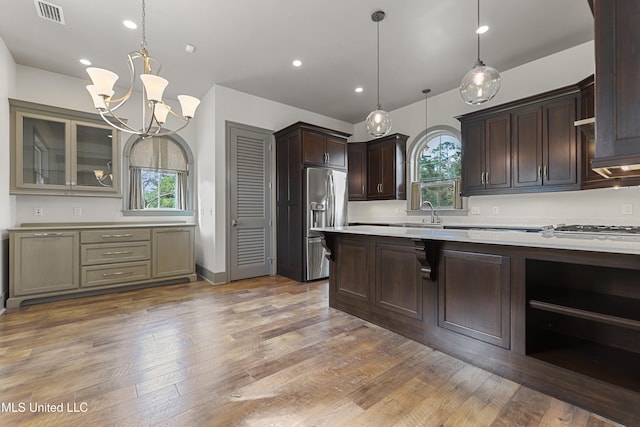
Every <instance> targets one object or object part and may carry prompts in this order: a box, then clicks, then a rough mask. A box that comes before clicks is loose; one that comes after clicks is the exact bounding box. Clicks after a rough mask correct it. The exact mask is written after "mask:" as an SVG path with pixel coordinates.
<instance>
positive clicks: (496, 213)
mask: <svg viewBox="0 0 640 427" xmlns="http://www.w3.org/2000/svg"><path fill="white" fill-rule="evenodd" d="M491 213H492V214H494V215H498V214H499V213H500V209H498V207H497V206H494V207H492V208H491Z"/></svg>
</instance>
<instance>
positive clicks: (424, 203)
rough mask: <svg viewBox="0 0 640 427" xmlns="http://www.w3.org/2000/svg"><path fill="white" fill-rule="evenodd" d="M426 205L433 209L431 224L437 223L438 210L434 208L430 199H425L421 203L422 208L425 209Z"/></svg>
mask: <svg viewBox="0 0 640 427" xmlns="http://www.w3.org/2000/svg"><path fill="white" fill-rule="evenodd" d="M424 205H427V206H429V208H430V209H431V224H435V223H436V222H437V221H436V218H437V215H436V211H435V209H434V208H433V204H432V203H431V202H430V201H428V200H425V201H424V202H422V204H421V205H420V210H425V209H424Z"/></svg>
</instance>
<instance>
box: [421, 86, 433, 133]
mask: <svg viewBox="0 0 640 427" xmlns="http://www.w3.org/2000/svg"><path fill="white" fill-rule="evenodd" d="M429 92H431V89H425V90H423V91H422V93H424V132H425V133H424V135H425V138H426V137H427V129H429V101H428V100H429Z"/></svg>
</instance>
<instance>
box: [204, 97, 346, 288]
mask: <svg viewBox="0 0 640 427" xmlns="http://www.w3.org/2000/svg"><path fill="white" fill-rule="evenodd" d="M203 102H204V103H205V104H206V105H205V106H204V108H203V111H205V112H206V114H203V113H202V111H201V112H200V113H201V114H200V115H199V117H198V118H197V119H198V126H196V129H197V132H198V134H197V140H198V156H197V160H196V161H197V163H198V171H199V172H198V182H199V183H200V189H199V195H198V198H199V200H200V203H201V205H200V206H201V214H202V213H203V216H202V217H201V218H199V225H200V227H199V228H200V229H201V233H202V234H201V236H200V241H199V242H198V252H199V253H198V261H199V264H200V266H201V267H204V268H205V269H207V270H209V271H211V272H213V273H214V274H216V275H220V274H221V273H224V272H225V271H226V246H227V242H226V228H227V218H226V210H227V200H228V197H227V164H226V161H227V153H226V139H225V138H226V135H225V123H226V122H227V121H230V122H236V123H241V124H245V125H249V126H254V127H258V128H262V129H266V130H270V131H277V130H280V129H282V128H285V127H287V126H289V125H290V124H293V123H295V122H297V121H303V122H307V123H312V124H315V125H318V126H322V127H326V128H330V129H335V130H338V131H342V132H348V133H352V132H353V125H352V124H350V123H346V122H342V121H340V120H335V119H332V118H329V117H325V116H322V115H319V114H316V113H312V112H309V111H306V110H301V109H299V108H294V107H291V106H288V105H284V104H281V103H278V102H273V101H269V100H267V99H264V98H258V97H256V96H253V95H248V94H246V93H242V92H238V91H235V90H232V89H229V88H226V87H223V86H215V87H214V88H213V89H212V90H211V92H210V93H209V94H208V95H207V96H206V97H205V99H204V100H203ZM209 120H215V122H214V123H209ZM202 121H206V122H207V123H206V124H203V123H202ZM211 132H213V134H212V133H211ZM274 159H275V150H274ZM274 164H275V160H274ZM274 205H275V185H274ZM202 209H203V210H204V211H203V210H202Z"/></svg>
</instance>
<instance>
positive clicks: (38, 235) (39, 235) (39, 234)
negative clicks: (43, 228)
mask: <svg viewBox="0 0 640 427" xmlns="http://www.w3.org/2000/svg"><path fill="white" fill-rule="evenodd" d="M62 234H63V233H33V236H34V237H57V236H62Z"/></svg>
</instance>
